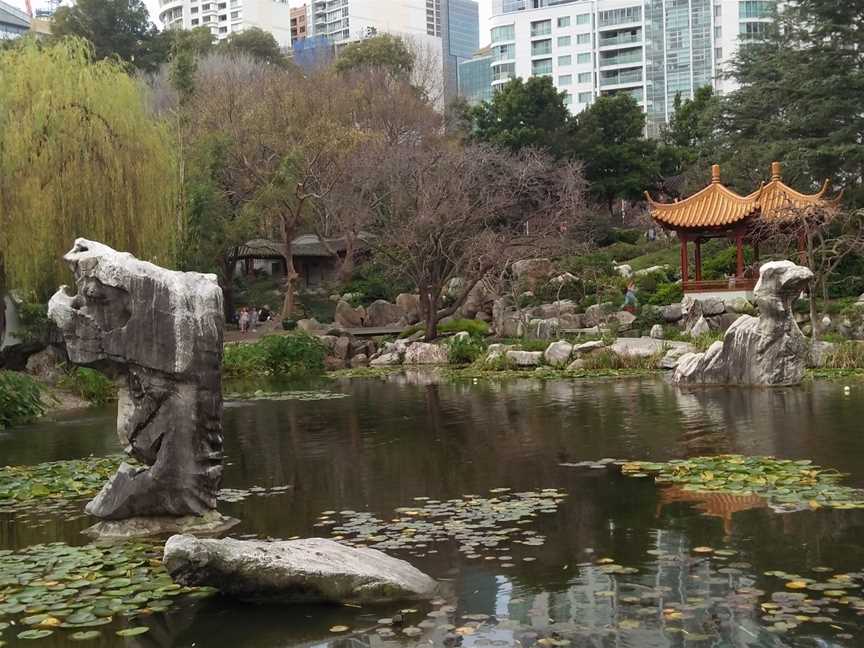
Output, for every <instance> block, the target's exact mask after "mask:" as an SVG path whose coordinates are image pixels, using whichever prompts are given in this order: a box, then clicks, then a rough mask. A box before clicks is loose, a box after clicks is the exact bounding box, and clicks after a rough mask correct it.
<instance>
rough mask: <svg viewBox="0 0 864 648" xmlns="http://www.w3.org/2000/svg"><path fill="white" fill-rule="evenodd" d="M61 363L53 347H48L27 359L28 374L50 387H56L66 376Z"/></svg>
mask: <svg viewBox="0 0 864 648" xmlns="http://www.w3.org/2000/svg"><path fill="white" fill-rule="evenodd" d="M61 362H62V360H61V358H60V355H59V354H58V353H57V351H56V350H55V349H54V348H53V347H48V348H47V349H45V350H44V351H40V352H39V353H34V354H33V355H31V356H30V357H29V358H27V373H28V374H30V375H31V376H36V377H37V378H39V379H41V380H43V381H45V382H46V383H48V384H50V385H55V384H57V381H59V380H60V379H61V378H62V377H63V376H64V375H65V373H64V371H63V368H62V367H61V366H60V364H61Z"/></svg>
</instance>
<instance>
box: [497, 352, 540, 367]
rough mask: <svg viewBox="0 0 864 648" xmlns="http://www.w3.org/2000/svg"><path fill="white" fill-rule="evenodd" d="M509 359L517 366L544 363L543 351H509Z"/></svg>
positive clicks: (534, 365)
mask: <svg viewBox="0 0 864 648" xmlns="http://www.w3.org/2000/svg"><path fill="white" fill-rule="evenodd" d="M506 355H507V360H508V361H509V362H512V363H513V364H514V365H515V366H517V367H539V366H540V365H541V364H543V352H542V351H507V354H506Z"/></svg>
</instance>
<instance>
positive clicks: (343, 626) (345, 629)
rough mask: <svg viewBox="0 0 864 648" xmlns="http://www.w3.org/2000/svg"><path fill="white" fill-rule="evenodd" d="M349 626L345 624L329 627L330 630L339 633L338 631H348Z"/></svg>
mask: <svg viewBox="0 0 864 648" xmlns="http://www.w3.org/2000/svg"><path fill="white" fill-rule="evenodd" d="M348 630H349V628H348V626H345V625H335V626H333V627H332V628H330V632H333V633H339V632H348Z"/></svg>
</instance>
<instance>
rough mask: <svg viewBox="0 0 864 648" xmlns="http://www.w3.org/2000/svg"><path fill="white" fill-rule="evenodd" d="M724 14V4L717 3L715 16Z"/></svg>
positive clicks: (718, 16)
mask: <svg viewBox="0 0 864 648" xmlns="http://www.w3.org/2000/svg"><path fill="white" fill-rule="evenodd" d="M722 15H723V5H719V4H716V5H714V17H715V18H720V16H722Z"/></svg>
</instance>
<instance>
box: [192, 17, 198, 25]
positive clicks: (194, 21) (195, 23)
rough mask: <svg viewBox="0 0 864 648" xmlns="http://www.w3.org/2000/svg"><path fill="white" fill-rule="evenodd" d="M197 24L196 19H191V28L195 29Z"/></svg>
mask: <svg viewBox="0 0 864 648" xmlns="http://www.w3.org/2000/svg"><path fill="white" fill-rule="evenodd" d="M197 24H198V19H197V18H193V19H192V26H193V27H195V26H196V25H197Z"/></svg>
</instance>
